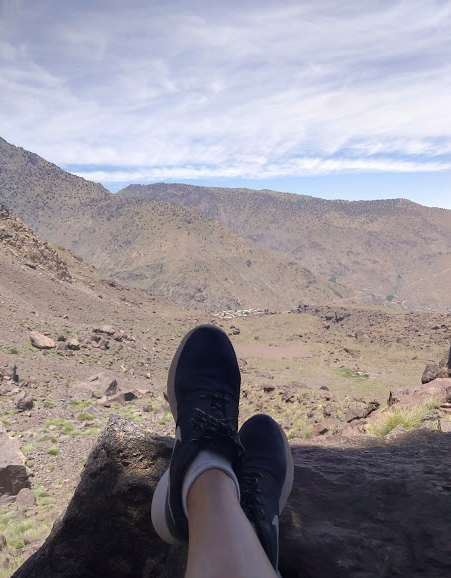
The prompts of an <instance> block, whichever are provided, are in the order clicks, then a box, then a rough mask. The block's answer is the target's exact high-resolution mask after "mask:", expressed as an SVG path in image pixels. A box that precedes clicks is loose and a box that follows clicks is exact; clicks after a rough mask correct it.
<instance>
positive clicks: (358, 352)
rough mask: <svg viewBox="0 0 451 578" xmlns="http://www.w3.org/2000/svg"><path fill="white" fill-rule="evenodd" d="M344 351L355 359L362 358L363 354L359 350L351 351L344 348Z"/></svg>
mask: <svg viewBox="0 0 451 578" xmlns="http://www.w3.org/2000/svg"><path fill="white" fill-rule="evenodd" d="M343 350H344V351H345V352H346V353H347V354H348V355H350V356H351V357H353V358H354V359H360V357H361V353H360V351H357V349H349V347H344V348H343Z"/></svg>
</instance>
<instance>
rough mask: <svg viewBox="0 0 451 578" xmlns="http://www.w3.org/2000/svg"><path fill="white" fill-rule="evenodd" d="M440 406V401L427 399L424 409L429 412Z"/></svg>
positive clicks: (433, 398)
mask: <svg viewBox="0 0 451 578" xmlns="http://www.w3.org/2000/svg"><path fill="white" fill-rule="evenodd" d="M441 405H442V401H441V400H440V399H437V398H436V397H431V398H430V399H428V400H427V401H426V407H427V408H428V409H429V410H432V409H439V408H440V406H441Z"/></svg>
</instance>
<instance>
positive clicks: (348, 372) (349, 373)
mask: <svg viewBox="0 0 451 578" xmlns="http://www.w3.org/2000/svg"><path fill="white" fill-rule="evenodd" d="M338 373H339V374H340V376H341V377H344V378H346V379H361V380H365V379H368V378H369V374H368V373H366V372H365V371H361V370H360V369H351V368H350V367H340V369H339V370H338Z"/></svg>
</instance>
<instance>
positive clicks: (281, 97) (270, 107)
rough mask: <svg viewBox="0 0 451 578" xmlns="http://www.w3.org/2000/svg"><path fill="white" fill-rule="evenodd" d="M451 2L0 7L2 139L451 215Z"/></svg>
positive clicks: (120, 169)
mask: <svg viewBox="0 0 451 578" xmlns="http://www.w3.org/2000/svg"><path fill="white" fill-rule="evenodd" d="M450 30H451V0H436V1H427V0H406V1H395V0H393V1H392V0H383V1H382V2H381V1H380V0H374V1H373V0H360V2H355V1H354V0H353V1H350V0H341V1H338V0H337V1H335V0H333V1H332V0H312V1H309V0H302V1H299V0H295V1H293V2H292V1H291V0H284V1H283V2H278V1H270V0H258V1H256V0H255V1H254V0H246V1H244V2H243V0H241V1H238V0H236V1H235V0H222V1H221V2H209V1H207V0H191V1H190V2H186V1H182V0H164V1H155V0H77V1H76V2H61V0H39V2H36V0H0V136H2V137H3V138H5V139H6V140H7V141H8V142H10V143H12V144H14V145H17V146H22V147H23V148H25V149H27V150H31V151H33V152H36V153H38V154H39V155H41V156H42V157H44V158H45V159H47V160H49V161H52V162H54V163H56V164H57V165H58V166H61V167H62V168H64V169H65V170H69V171H70V172H73V173H76V174H78V175H81V176H83V177H85V178H87V179H90V180H94V181H97V182H101V183H102V184H104V185H105V186H106V187H107V188H109V189H110V190H112V191H117V190H119V189H121V188H122V187H124V186H126V185H128V184H130V183H152V182H162V181H164V182H188V183H192V184H202V185H211V186H247V187H250V188H257V189H263V188H270V189H274V190H281V191H288V192H294V193H302V194H311V195H314V196H320V197H323V198H346V199H350V200H354V199H375V198H396V197H403V198H409V199H411V200H413V201H415V202H419V203H422V204H425V205H431V206H439V207H444V208H449V209H451V113H450V109H451V34H450Z"/></svg>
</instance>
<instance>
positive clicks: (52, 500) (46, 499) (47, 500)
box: [39, 496, 56, 506]
mask: <svg viewBox="0 0 451 578" xmlns="http://www.w3.org/2000/svg"><path fill="white" fill-rule="evenodd" d="M39 503H40V504H41V505H42V506H53V504H55V503H56V500H55V498H51V497H50V496H46V497H44V498H41V499H40V500H39Z"/></svg>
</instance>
